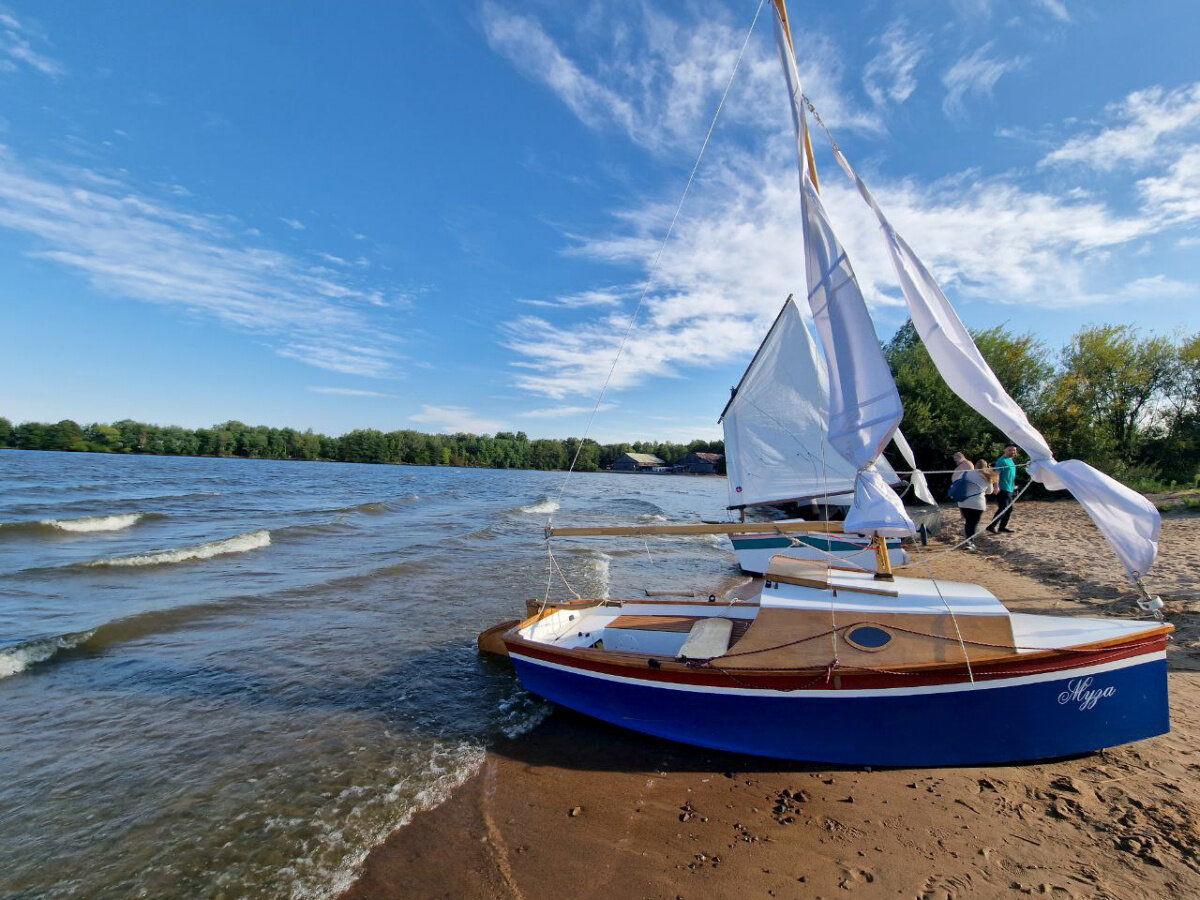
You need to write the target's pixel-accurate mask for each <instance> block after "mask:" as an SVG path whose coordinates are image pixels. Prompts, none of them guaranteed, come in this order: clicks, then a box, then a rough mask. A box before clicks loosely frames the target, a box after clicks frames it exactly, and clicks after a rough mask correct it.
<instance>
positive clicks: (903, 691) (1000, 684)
mask: <svg viewBox="0 0 1200 900" xmlns="http://www.w3.org/2000/svg"><path fill="white" fill-rule="evenodd" d="M509 655H510V656H514V657H519V658H520V659H521V661H522V662H527V663H529V664H530V665H535V666H544V667H546V668H549V669H557V670H558V671H561V672H572V673H574V674H576V675H582V676H584V677H586V678H595V679H597V680H600V681H613V682H617V683H619V684H631V685H638V686H639V687H654V688H662V689H664V690H670V691H687V692H689V693H697V694H733V695H737V696H739V697H780V698H785V697H795V698H797V699H801V698H803V699H838V698H842V699H845V698H849V697H910V696H917V695H920V694H950V693H955V692H961V691H984V690H996V689H998V688H1006V687H1018V686H1020V685H1025V684H1039V683H1041V682H1044V681H1061V680H1062V679H1064V678H1079V677H1082V676H1086V675H1098V674H1099V673H1101V672H1112V671H1115V670H1117V669H1125V668H1129V667H1130V666H1139V665H1142V664H1143V663H1149V662H1158V661H1160V660H1165V659H1166V658H1167V652H1166V651H1165V650H1158V651H1154V652H1151V653H1142V654H1140V655H1138V656H1130V657H1126V658H1125V659H1118V660H1115V661H1113V662H1107V663H1100V664H1098V665H1094V666H1082V667H1080V668H1076V669H1071V668H1068V669H1058V670H1056V671H1053V672H1039V673H1037V674H1034V675H1019V676H1016V677H1014V678H995V679H990V680H988V681H977V682H975V683H973V684H972V683H970V682H958V683H955V684H931V685H924V686H921V685H914V686H909V687H896V688H865V689H856V690H807V689H804V690H794V691H788V690H771V689H769V688H741V687H717V686H715V685H707V684H706V685H698V684H680V683H678V682H667V681H651V680H648V679H644V678H631V677H629V676H626V675H610V674H609V673H607V672H595V671H592V670H590V669H581V668H577V667H576V666H566V665H563V664H562V663H554V662H548V661H546V660H541V659H534V658H532V657H529V656H526V655H525V654H523V653H521V652H520V651H519V650H516V649H512V648H509Z"/></svg>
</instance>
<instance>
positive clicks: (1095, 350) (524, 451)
mask: <svg viewBox="0 0 1200 900" xmlns="http://www.w3.org/2000/svg"><path fill="white" fill-rule="evenodd" d="M973 334H974V337H975V342H976V344H977V345H978V346H979V349H980V352H981V353H982V354H983V357H984V359H986V360H987V361H988V364H989V365H990V366H991V367H992V369H993V371H995V373H996V375H997V377H998V378H999V379H1000V382H1001V383H1002V384H1003V385H1004V386H1005V388H1006V389H1007V390H1008V391H1009V393H1010V394H1012V396H1013V397H1014V398H1015V399H1016V400H1017V402H1018V403H1020V404H1021V406H1022V408H1024V409H1025V411H1026V412H1027V413H1028V414H1029V418H1030V419H1031V421H1032V422H1033V424H1034V425H1036V426H1037V427H1038V428H1039V429H1040V430H1041V431H1042V433H1043V434H1045V436H1046V439H1047V440H1048V441H1049V443H1050V446H1051V447H1052V448H1053V450H1054V452H1055V454H1056V455H1057V457H1058V458H1059V459H1082V460H1084V461H1086V462H1090V463H1092V464H1093V465H1095V466H1096V467H1097V468H1099V469H1101V470H1102V471H1105V472H1107V473H1109V474H1110V475H1112V476H1114V477H1116V478H1119V479H1121V480H1123V481H1125V482H1126V483H1127V484H1130V485H1132V486H1134V487H1137V488H1139V489H1141V490H1147V491H1150V490H1157V489H1163V488H1166V487H1169V486H1170V485H1171V484H1172V483H1175V484H1182V485H1187V486H1193V485H1197V483H1198V479H1200V333H1198V334H1194V335H1191V336H1178V337H1176V338H1166V337H1156V336H1143V335H1142V334H1141V333H1139V332H1138V330H1137V329H1135V328H1132V327H1129V326H1125V325H1100V326H1096V327H1091V328H1085V329H1083V330H1082V331H1080V332H1079V333H1078V334H1076V335H1075V336H1074V337H1072V338H1071V340H1070V342H1069V343H1068V344H1067V345H1066V346H1065V347H1063V348H1062V349H1061V350H1059V351H1058V353H1057V354H1055V353H1053V352H1051V351H1050V350H1048V349H1047V348H1046V347H1045V346H1044V345H1043V344H1042V343H1041V342H1040V341H1038V340H1037V339H1036V338H1034V337H1033V336H1032V335H1029V334H1023V335H1022V334H1014V333H1013V332H1010V331H1008V330H1007V329H1005V328H991V329H987V330H985V331H977V332H974V333H973ZM884 353H885V355H886V357H887V359H888V363H889V364H890V366H891V368H892V372H893V374H894V376H895V379H896V384H897V386H898V388H899V390H900V396H901V398H902V400H903V401H904V422H903V426H902V427H903V429H904V432H905V435H906V436H907V437H908V440H909V443H911V444H912V446H913V449H914V451H915V452H916V454H917V461H918V464H919V465H921V466H922V467H924V468H928V469H941V468H950V467H951V466H950V459H951V457H952V456H953V454H954V452H955V451H958V450H961V451H962V452H963V453H966V454H967V455H968V456H969V457H970V458H972V459H977V458H979V457H986V458H989V459H994V458H995V457H996V455H997V454H998V452H999V450H1000V449H1001V448H1002V447H1003V446H1004V443H1005V442H1006V440H1007V439H1006V438H1005V436H1004V435H1003V434H1001V433H1000V432H999V431H998V430H997V429H996V428H994V427H993V426H992V425H991V424H989V423H988V422H987V421H986V420H985V419H984V418H983V417H982V416H981V415H979V414H978V413H977V412H975V411H974V410H972V409H970V408H969V407H967V405H966V404H965V403H963V402H962V401H961V400H959V399H958V397H956V396H955V395H954V394H953V393H951V391H950V389H949V388H948V387H947V386H946V385H945V383H944V382H943V381H942V379H941V376H939V375H938V374H937V371H936V369H935V368H934V366H933V363H932V361H931V360H930V358H929V354H928V353H927V352H926V350H925V347H924V346H923V345H922V344H921V342H920V339H919V338H918V337H917V334H916V331H915V329H914V328H913V326H912V323H911V322H910V323H906V324H905V325H904V326H903V327H902V328H901V329H900V330H899V331H898V332H897V333H896V335H895V336H894V337H893V338H892V339H891V340H890V341H888V342H887V343H886V344H885V345H884ZM0 447H17V448H21V449H26V450H79V451H91V452H98V453H153V454H164V455H173V456H238V457H245V458H249V459H298V460H315V459H323V460H337V461H342V462H367V463H406V464H410V465H422V466H481V467H489V468H499V469H566V468H567V467H568V466H570V464H571V460H572V459H573V458H574V456H575V453H576V451H578V452H579V461H578V464H577V468H579V469H581V470H583V471H594V470H596V469H601V468H604V467H606V466H610V465H612V463H613V461H615V460H616V459H617V458H618V457H620V456H621V454H622V453H627V452H630V451H633V452H636V453H652V454H654V455H655V456H658V457H660V458H661V459H663V460H664V461H666V462H667V463H671V464H674V463H676V462H678V461H679V460H680V459H681V458H682V457H683V456H685V455H686V454H688V453H690V452H693V451H701V452H714V453H723V452H724V445H723V443H722V442H721V441H701V440H696V441H692V442H691V443H689V444H675V443H666V442H663V443H653V442H636V443H625V444H599V443H597V442H595V441H592V440H585V441H583V444H582V447H581V446H580V441H579V440H578V439H577V438H567V439H565V440H558V439H538V440H530V439H529V437H527V436H526V435H525V433H524V432H516V433H513V432H509V431H502V432H499V433H497V434H495V435H490V436H489V435H474V434H449V435H446V434H423V433H421V432H418V431H390V432H383V431H376V430H374V429H364V430H358V431H351V432H350V433H348V434H344V435H342V436H341V437H328V436H326V435H323V434H314V433H313V432H312V431H296V430H295V429H292V428H267V427H265V426H261V425H260V426H251V425H245V424H243V423H241V422H225V423H224V424H222V425H214V426H213V427H212V428H197V429H188V428H179V427H174V426H165V427H164V426H159V425H147V424H145V423H142V422H134V421H131V420H128V419H126V420H124V421H121V422H114V423H113V424H111V425H99V424H96V425H85V426H84V425H79V424H77V423H75V422H72V421H70V420H69V419H66V420H63V421H61V422H57V423H54V424H52V425H51V424H44V423H38V422H26V423H24V424H21V425H17V426H13V425H12V423H11V422H9V421H8V420H7V419H4V418H0ZM893 461H894V462H895V460H893Z"/></svg>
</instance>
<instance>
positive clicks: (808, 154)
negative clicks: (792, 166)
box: [774, 0, 821, 194]
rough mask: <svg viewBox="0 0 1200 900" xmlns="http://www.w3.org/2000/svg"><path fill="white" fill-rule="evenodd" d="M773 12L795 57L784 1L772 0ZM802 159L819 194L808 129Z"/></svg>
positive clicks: (805, 133) (814, 158)
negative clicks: (806, 164)
mask: <svg viewBox="0 0 1200 900" xmlns="http://www.w3.org/2000/svg"><path fill="white" fill-rule="evenodd" d="M774 3H775V12H777V13H779V21H780V22H782V23H783V34H784V37H786V38H787V42H788V46H789V47H790V48H791V50H792V56H795V55H796V45H795V44H794V43H792V23H791V22H789V21H788V14H787V4H786V3H785V2H784V0H774ZM804 158H805V159H806V160H807V161H808V174H809V177H811V178H812V183H813V187H815V188H816V189H817V193H818V194H819V193H821V182H820V180H818V178H817V159H816V157H815V156H813V148H812V137H811V136H810V135H809V133H808V129H807V128H806V129H805V130H804Z"/></svg>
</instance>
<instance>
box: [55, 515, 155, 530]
mask: <svg viewBox="0 0 1200 900" xmlns="http://www.w3.org/2000/svg"><path fill="white" fill-rule="evenodd" d="M141 518H142V513H125V514H122V515H116V516H92V517H89V518H84V519H43V520H42V523H41V524H43V525H45V526H47V527H49V528H56V529H58V530H59V531H74V532H84V531H120V530H121V529H123V528H128V527H129V526H131V525H136V524H137V523H138V522H139V521H140V520H141Z"/></svg>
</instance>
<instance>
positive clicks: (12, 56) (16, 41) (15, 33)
mask: <svg viewBox="0 0 1200 900" xmlns="http://www.w3.org/2000/svg"><path fill="white" fill-rule="evenodd" d="M0 29H3V30H2V31H0V55H3V56H6V57H8V59H6V60H5V59H0V63H4V64H5V65H4V66H3V69H4V71H7V72H15V71H17V70H18V69H19V68H20V67H19V66H18V65H17V63H24V64H25V65H27V66H29V67H30V68H31V69H34V70H35V71H38V72H40V73H42V74H43V75H49V76H50V77H51V78H58V77H59V76H61V75H65V74H66V72H67V69H66V66H64V65H63V64H62V63H60V62H59V61H58V60H56V59H53V58H51V57H49V56H47V55H46V54H44V53H42V52H41V51H39V50H35V49H34V47H33V44H32V42H31V41H30V38H31V37H36V36H35V35H34V34H32V33H31V30H30V29H29V28H26V27H25V25H24V24H22V22H21V21H20V20H19V19H17V18H16V17H15V16H14V15H12V14H11V13H7V12H6V13H2V14H0ZM39 43H44V41H39ZM12 60H16V62H13V61H12Z"/></svg>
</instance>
